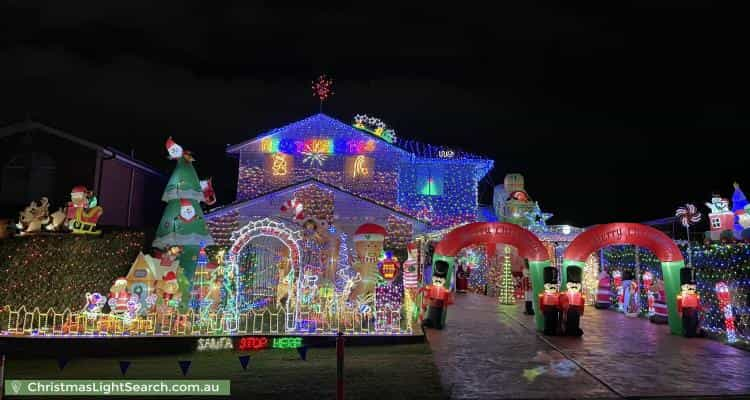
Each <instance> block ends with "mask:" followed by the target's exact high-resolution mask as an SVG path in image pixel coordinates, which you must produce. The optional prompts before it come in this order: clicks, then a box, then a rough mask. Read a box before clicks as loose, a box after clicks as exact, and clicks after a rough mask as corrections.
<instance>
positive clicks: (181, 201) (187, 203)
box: [180, 199, 193, 207]
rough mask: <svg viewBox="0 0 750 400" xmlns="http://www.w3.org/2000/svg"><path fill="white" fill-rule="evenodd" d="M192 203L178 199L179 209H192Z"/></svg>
mask: <svg viewBox="0 0 750 400" xmlns="http://www.w3.org/2000/svg"><path fill="white" fill-rule="evenodd" d="M192 206H193V203H191V202H190V200H188V199H180V207H192Z"/></svg>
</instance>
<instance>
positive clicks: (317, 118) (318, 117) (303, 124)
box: [227, 113, 410, 154]
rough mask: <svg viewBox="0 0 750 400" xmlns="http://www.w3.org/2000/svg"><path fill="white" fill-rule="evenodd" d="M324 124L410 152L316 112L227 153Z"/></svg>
mask: <svg viewBox="0 0 750 400" xmlns="http://www.w3.org/2000/svg"><path fill="white" fill-rule="evenodd" d="M324 124H325V125H327V126H326V130H328V131H331V132H332V133H334V132H335V133H340V134H341V133H343V134H350V135H368V136H371V137H373V138H375V139H377V140H380V141H382V142H383V143H385V144H387V145H389V146H391V147H393V148H394V149H397V150H399V151H401V152H403V153H404V154H410V153H409V152H408V151H406V150H404V149H402V148H401V147H399V146H396V145H394V144H393V143H390V142H387V141H385V140H383V138H381V137H378V136H375V135H372V134H370V133H368V132H366V131H362V130H359V129H356V128H354V127H353V126H351V125H347V124H345V123H343V122H341V121H339V120H337V119H336V118H332V117H329V116H328V115H325V114H323V113H318V114H315V115H311V116H309V117H307V118H305V119H301V120H299V121H297V122H292V123H291V124H287V125H284V126H282V127H280V128H276V129H272V130H270V131H267V132H264V133H261V134H259V135H257V136H255V137H254V138H252V139H249V140H246V141H244V142H242V143H238V144H235V145H230V146H229V147H227V153H230V154H236V153H239V152H240V151H241V150H242V148H244V147H245V146H247V145H249V144H252V143H255V142H257V141H258V140H261V139H263V138H266V137H268V136H271V135H276V134H279V133H284V132H288V131H295V130H300V129H309V128H310V127H311V126H312V127H320V126H322V125H324Z"/></svg>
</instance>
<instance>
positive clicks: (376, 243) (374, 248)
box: [352, 224, 387, 298]
mask: <svg viewBox="0 0 750 400" xmlns="http://www.w3.org/2000/svg"><path fill="white" fill-rule="evenodd" d="M386 233H387V232H386V230H385V228H383V227H382V226H380V225H376V224H364V225H362V226H360V227H359V228H357V230H356V231H355V232H354V238H353V240H354V250H355V260H354V263H353V265H352V266H353V267H354V270H355V271H356V272H358V273H359V275H360V277H361V278H362V281H361V282H360V283H359V285H357V287H356V288H355V289H354V291H353V292H352V294H353V295H354V296H355V298H356V297H357V296H368V295H370V294H372V295H374V294H375V284H376V283H377V280H378V262H379V261H380V257H381V255H382V254H383V241H384V240H385V235H386Z"/></svg>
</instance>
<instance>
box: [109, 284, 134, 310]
mask: <svg viewBox="0 0 750 400" xmlns="http://www.w3.org/2000/svg"><path fill="white" fill-rule="evenodd" d="M127 288H128V280H127V279H125V278H122V277H121V278H117V279H116V280H115V283H114V284H113V285H112V287H111V288H109V301H108V302H107V304H109V308H110V309H111V310H112V313H113V314H124V313H125V312H127V311H128V299H129V298H130V295H129V294H128V291H127Z"/></svg>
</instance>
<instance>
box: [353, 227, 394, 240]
mask: <svg viewBox="0 0 750 400" xmlns="http://www.w3.org/2000/svg"><path fill="white" fill-rule="evenodd" d="M387 233H388V232H387V231H386V230H385V228H383V227H382V226H380V225H377V224H364V225H362V226H360V227H359V228H357V231H356V232H354V241H355V242H358V241H361V240H377V241H383V240H385V235H386V234H387Z"/></svg>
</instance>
